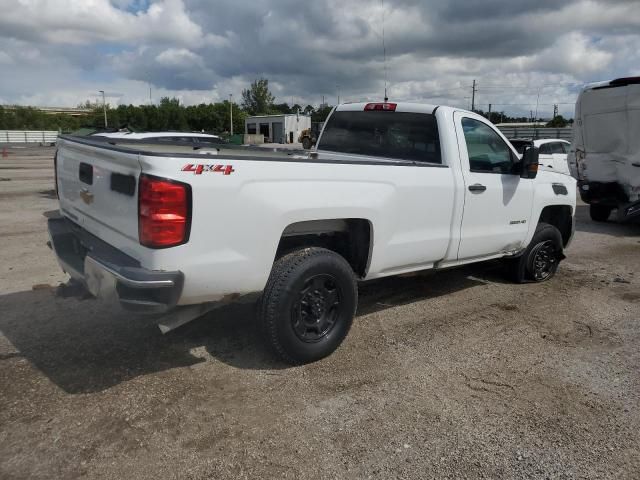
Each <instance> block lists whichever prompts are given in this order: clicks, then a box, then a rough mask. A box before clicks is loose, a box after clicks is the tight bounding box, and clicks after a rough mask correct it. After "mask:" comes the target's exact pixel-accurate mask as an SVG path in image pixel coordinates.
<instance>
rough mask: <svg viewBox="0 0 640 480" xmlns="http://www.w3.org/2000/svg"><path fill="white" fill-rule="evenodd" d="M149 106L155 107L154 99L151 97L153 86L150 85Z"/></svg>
mask: <svg viewBox="0 0 640 480" xmlns="http://www.w3.org/2000/svg"><path fill="white" fill-rule="evenodd" d="M149 105H153V98H152V97H151V84H149Z"/></svg>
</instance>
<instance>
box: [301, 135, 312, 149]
mask: <svg viewBox="0 0 640 480" xmlns="http://www.w3.org/2000/svg"><path fill="white" fill-rule="evenodd" d="M302 148H304V149H305V150H309V149H311V139H310V138H309V137H304V138H303V139H302Z"/></svg>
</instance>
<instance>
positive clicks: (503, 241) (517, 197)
mask: <svg viewBox="0 0 640 480" xmlns="http://www.w3.org/2000/svg"><path fill="white" fill-rule="evenodd" d="M454 122H455V126H456V132H457V137H458V148H459V152H460V162H461V167H462V174H463V179H464V198H465V201H464V211H463V217H462V224H461V231H460V238H461V240H460V246H459V249H458V259H459V260H464V259H471V258H476V257H484V256H490V255H495V254H500V253H502V252H507V251H514V250H517V249H520V248H522V247H523V246H524V245H523V243H524V241H525V239H526V237H527V232H528V230H529V227H530V225H529V223H530V217H531V209H532V201H533V180H529V179H523V178H520V174H519V172H518V170H517V167H516V164H517V163H518V162H519V159H518V156H517V154H516V152H515V151H514V150H512V148H511V147H510V146H509V145H508V143H507V141H506V140H505V139H504V138H503V136H502V135H501V134H499V133H498V132H497V131H496V130H495V129H494V127H493V126H491V125H489V123H488V122H487V121H486V120H484V119H482V118H481V117H477V116H475V115H473V116H472V115H471V114H467V113H464V112H456V113H455V115H454Z"/></svg>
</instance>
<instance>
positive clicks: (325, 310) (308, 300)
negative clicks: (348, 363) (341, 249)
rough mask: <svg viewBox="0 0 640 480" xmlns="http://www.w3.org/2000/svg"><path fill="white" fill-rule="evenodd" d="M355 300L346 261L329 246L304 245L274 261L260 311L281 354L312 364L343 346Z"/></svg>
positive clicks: (267, 332)
mask: <svg viewBox="0 0 640 480" xmlns="http://www.w3.org/2000/svg"><path fill="white" fill-rule="evenodd" d="M357 303H358V289H357V284H356V278H355V275H354V273H353V270H352V269H351V266H350V265H349V264H348V263H347V261H346V260H345V259H344V258H343V257H342V256H340V255H338V254H337V253H335V252H333V251H331V250H327V249H324V248H317V247H313V248H304V249H301V250H296V251H294V252H291V253H289V254H287V255H285V256H283V257H281V258H279V259H278V260H276V262H275V263H274V265H273V269H272V271H271V275H270V277H269V280H268V282H267V286H266V287H265V289H264V292H263V295H262V299H261V304H260V306H259V314H258V316H259V321H260V324H261V328H262V331H263V334H264V336H265V340H266V341H267V344H268V345H269V346H270V347H271V348H272V350H273V351H274V352H275V353H276V354H277V355H278V356H279V357H280V358H282V359H283V360H285V361H286V362H288V363H292V364H300V363H309V362H313V361H316V360H319V359H321V358H323V357H326V356H327V355H329V354H331V353H332V352H333V351H334V350H335V349H336V348H338V346H340V344H341V343H342V341H343V340H344V338H345V337H346V335H347V333H348V332H349V329H350V328H351V323H352V321H353V316H354V315H355V310H356V306H357Z"/></svg>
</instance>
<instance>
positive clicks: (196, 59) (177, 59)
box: [156, 48, 202, 68]
mask: <svg viewBox="0 0 640 480" xmlns="http://www.w3.org/2000/svg"><path fill="white" fill-rule="evenodd" d="M156 62H158V63H159V64H160V65H164V66H165V67H185V68H191V67H193V66H194V65H202V57H201V56H200V55H196V54H195V53H193V52H191V51H189V50H187V49H186V48H168V49H167V50H163V51H162V52H160V53H159V54H158V55H157V56H156Z"/></svg>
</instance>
